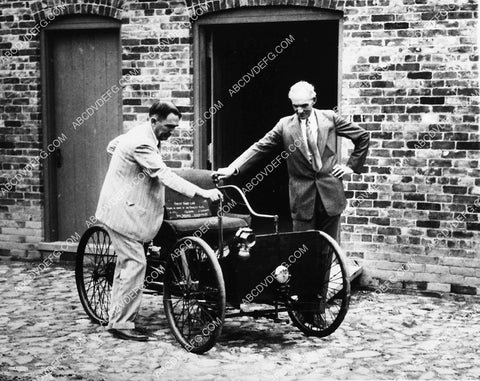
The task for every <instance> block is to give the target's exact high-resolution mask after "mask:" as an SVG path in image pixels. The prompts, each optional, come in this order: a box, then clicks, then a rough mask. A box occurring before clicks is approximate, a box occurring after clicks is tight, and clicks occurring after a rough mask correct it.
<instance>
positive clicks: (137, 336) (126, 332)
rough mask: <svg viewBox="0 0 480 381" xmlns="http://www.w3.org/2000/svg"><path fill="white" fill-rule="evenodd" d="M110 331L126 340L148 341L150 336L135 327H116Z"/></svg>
mask: <svg viewBox="0 0 480 381" xmlns="http://www.w3.org/2000/svg"><path fill="white" fill-rule="evenodd" d="M109 331H110V332H111V333H112V335H113V336H115V337H117V338H119V339H124V340H135V341H148V336H147V335H144V334H143V333H140V332H138V331H137V330H135V329H115V328H111V329H109Z"/></svg>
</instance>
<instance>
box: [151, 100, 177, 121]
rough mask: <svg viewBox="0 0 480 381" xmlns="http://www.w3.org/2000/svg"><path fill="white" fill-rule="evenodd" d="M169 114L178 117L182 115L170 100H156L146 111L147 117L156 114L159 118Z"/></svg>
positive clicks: (164, 117)
mask: <svg viewBox="0 0 480 381" xmlns="http://www.w3.org/2000/svg"><path fill="white" fill-rule="evenodd" d="M170 114H174V115H176V116H178V117H179V118H181V117H182V113H181V112H180V111H178V108H177V107H176V106H175V105H174V104H173V103H170V102H160V101H156V102H155V103H153V104H152V106H151V107H150V110H149V111H148V116H149V117H152V116H154V115H158V117H159V118H161V119H166V118H167V116H169V115H170Z"/></svg>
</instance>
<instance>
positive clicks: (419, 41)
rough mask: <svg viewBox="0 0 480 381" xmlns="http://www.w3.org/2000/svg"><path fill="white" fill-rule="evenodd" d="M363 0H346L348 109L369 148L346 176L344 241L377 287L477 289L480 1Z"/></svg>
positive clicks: (479, 248)
mask: <svg viewBox="0 0 480 381" xmlns="http://www.w3.org/2000/svg"><path fill="white" fill-rule="evenodd" d="M359 3H360V2H347V9H346V15H347V21H346V23H345V34H344V54H343V60H344V61H343V73H344V82H343V100H342V112H343V113H345V114H346V115H350V116H351V117H352V119H353V120H354V121H356V122H358V123H359V124H360V125H362V126H364V127H365V128H366V129H368V130H369V131H371V149H370V155H369V159H368V161H367V164H366V166H367V168H368V171H367V173H365V174H363V175H355V176H353V179H352V181H351V182H349V183H348V185H347V189H348V190H349V192H348V195H349V197H351V198H352V199H351V200H350V206H349V208H348V209H347V211H346V213H345V218H344V221H345V223H344V224H343V234H342V239H343V246H344V248H345V249H346V251H347V252H348V253H349V254H350V255H352V256H357V257H360V258H363V259H364V266H365V269H366V273H367V274H368V276H369V277H368V278H367V279H365V281H366V282H372V284H373V285H374V286H377V287H378V290H379V291H383V290H388V289H389V288H413V289H421V290H427V291H446V292H450V291H452V292H457V293H472V294H474V293H479V292H480V277H479V275H478V274H479V273H480V223H479V214H478V213H479V212H480V169H479V168H480V167H479V159H480V138H479V129H478V122H479V118H478V112H479V107H478V51H477V47H476V44H477V41H476V27H477V21H476V19H477V3H476V2H474V1H455V2H453V1H428V2H427V1H380V0H379V1H377V2H373V3H372V2H368V3H371V4H377V5H378V6H358V7H355V6H354V4H359ZM346 148H348V147H347V146H346Z"/></svg>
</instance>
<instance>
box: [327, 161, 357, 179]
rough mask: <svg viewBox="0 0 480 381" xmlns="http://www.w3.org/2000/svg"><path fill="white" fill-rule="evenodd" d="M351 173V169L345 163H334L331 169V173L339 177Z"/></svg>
mask: <svg viewBox="0 0 480 381" xmlns="http://www.w3.org/2000/svg"><path fill="white" fill-rule="evenodd" d="M352 173H353V169H352V168H350V167H347V166H346V165H340V164H335V166H334V167H333V170H332V175H333V176H335V177H338V178H339V179H341V178H342V177H343V176H345V175H351V174H352Z"/></svg>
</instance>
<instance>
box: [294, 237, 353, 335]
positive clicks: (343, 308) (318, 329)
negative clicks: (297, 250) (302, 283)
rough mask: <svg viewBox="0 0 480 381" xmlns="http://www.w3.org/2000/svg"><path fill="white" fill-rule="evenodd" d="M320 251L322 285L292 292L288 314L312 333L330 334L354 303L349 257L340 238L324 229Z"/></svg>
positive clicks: (307, 331)
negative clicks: (294, 293)
mask: <svg viewBox="0 0 480 381" xmlns="http://www.w3.org/2000/svg"><path fill="white" fill-rule="evenodd" d="M319 233H320V235H321V241H320V242H321V243H320V245H319V250H318V251H319V252H318V253H315V255H321V256H323V257H322V258H324V260H322V261H321V262H319V263H321V265H319V266H318V268H312V271H315V272H316V273H318V274H319V279H318V286H317V287H316V288H314V292H312V293H310V294H309V295H290V296H289V298H288V303H287V307H288V314H289V316H290V319H292V323H293V324H294V325H295V326H296V327H297V328H299V329H300V330H301V331H302V332H304V333H305V334H307V335H311V336H319V337H323V336H328V335H330V334H331V333H333V332H334V331H335V330H336V329H337V328H338V327H339V326H340V324H341V323H342V321H343V319H344V318H345V315H346V313H347V311H348V305H349V303H350V279H349V274H348V270H347V266H346V258H345V255H344V254H343V252H342V251H341V249H340V247H339V246H338V244H337V242H335V240H334V239H333V238H332V237H330V236H329V235H328V234H326V233H324V232H319Z"/></svg>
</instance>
